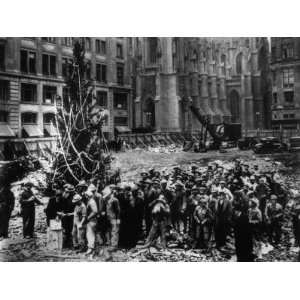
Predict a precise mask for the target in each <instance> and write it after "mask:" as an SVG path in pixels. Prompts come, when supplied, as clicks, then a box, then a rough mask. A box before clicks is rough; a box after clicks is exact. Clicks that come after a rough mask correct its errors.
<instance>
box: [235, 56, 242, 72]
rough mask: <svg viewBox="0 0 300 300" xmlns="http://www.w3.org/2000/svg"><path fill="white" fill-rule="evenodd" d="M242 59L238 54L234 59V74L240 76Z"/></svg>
mask: <svg viewBox="0 0 300 300" xmlns="http://www.w3.org/2000/svg"><path fill="white" fill-rule="evenodd" d="M242 58H243V54H242V53H239V54H238V56H237V57H236V73H237V74H242Z"/></svg>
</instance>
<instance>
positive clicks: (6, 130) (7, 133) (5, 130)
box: [0, 124, 15, 137]
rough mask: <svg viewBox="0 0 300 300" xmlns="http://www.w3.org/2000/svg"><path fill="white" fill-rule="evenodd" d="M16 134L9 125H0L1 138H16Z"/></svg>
mask: <svg viewBox="0 0 300 300" xmlns="http://www.w3.org/2000/svg"><path fill="white" fill-rule="evenodd" d="M14 136H15V134H14V132H13V131H12V130H11V128H10V127H9V126H8V125H7V124H0V137H14Z"/></svg>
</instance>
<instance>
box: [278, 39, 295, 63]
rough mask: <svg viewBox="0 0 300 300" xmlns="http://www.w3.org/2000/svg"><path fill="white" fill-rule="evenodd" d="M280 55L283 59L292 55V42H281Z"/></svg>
mask: <svg viewBox="0 0 300 300" xmlns="http://www.w3.org/2000/svg"><path fill="white" fill-rule="evenodd" d="M281 56H282V58H283V59H287V58H292V57H293V56H294V45H293V43H292V42H290V41H289V42H285V43H283V44H282V48H281Z"/></svg>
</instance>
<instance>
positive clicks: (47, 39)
mask: <svg viewBox="0 0 300 300" xmlns="http://www.w3.org/2000/svg"><path fill="white" fill-rule="evenodd" d="M42 41H44V42H47V43H52V44H55V42H56V38H55V37H42Z"/></svg>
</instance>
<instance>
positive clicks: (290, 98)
mask: <svg viewBox="0 0 300 300" xmlns="http://www.w3.org/2000/svg"><path fill="white" fill-rule="evenodd" d="M283 97H284V101H285V102H286V103H288V104H292V103H293V102H294V91H285V92H284V93H283ZM273 102H274V104H277V103H278V95H277V93H273Z"/></svg>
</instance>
